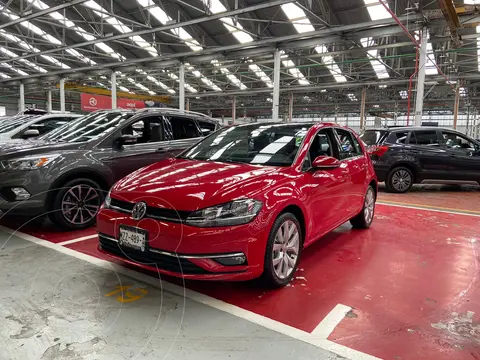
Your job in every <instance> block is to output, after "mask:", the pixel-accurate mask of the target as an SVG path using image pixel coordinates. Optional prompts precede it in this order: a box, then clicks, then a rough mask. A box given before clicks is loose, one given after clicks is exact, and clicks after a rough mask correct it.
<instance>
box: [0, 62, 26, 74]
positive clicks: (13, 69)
mask: <svg viewBox="0 0 480 360" xmlns="http://www.w3.org/2000/svg"><path fill="white" fill-rule="evenodd" d="M0 65H1V66H3V67H6V68H7V69H10V70H12V71H15V72H16V73H17V74H20V75H22V76H27V75H28V74H27V73H26V72H25V71H23V70H20V69H17V68H16V67H13V66H12V65H10V64H9V63H3V64H0Z"/></svg>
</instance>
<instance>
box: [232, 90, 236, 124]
mask: <svg viewBox="0 0 480 360" xmlns="http://www.w3.org/2000/svg"><path fill="white" fill-rule="evenodd" d="M236 118H237V97H236V96H234V97H233V101H232V124H235V119H236Z"/></svg>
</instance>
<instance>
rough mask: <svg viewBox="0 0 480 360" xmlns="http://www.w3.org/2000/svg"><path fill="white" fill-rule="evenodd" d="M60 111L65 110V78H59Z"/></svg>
mask: <svg viewBox="0 0 480 360" xmlns="http://www.w3.org/2000/svg"><path fill="white" fill-rule="evenodd" d="M60 111H61V112H65V79H60Z"/></svg>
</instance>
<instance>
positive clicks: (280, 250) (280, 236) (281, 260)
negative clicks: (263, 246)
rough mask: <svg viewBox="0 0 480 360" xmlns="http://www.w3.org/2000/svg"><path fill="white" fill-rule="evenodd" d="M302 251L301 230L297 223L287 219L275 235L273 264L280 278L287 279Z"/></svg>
mask: <svg viewBox="0 0 480 360" xmlns="http://www.w3.org/2000/svg"><path fill="white" fill-rule="evenodd" d="M299 251H300V232H299V230H298V227H297V225H296V224H295V223H294V222H293V221H291V220H287V221H285V222H284V223H283V224H282V225H281V226H280V228H279V229H278V231H277V234H276V235H275V242H274V243H273V256H272V264H273V269H274V271H275V274H276V275H277V277H278V278H279V279H282V280H283V279H286V278H287V277H289V276H290V275H291V273H292V272H293V270H294V269H295V266H296V264H297V260H298V253H299Z"/></svg>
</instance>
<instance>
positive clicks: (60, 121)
mask: <svg viewBox="0 0 480 360" xmlns="http://www.w3.org/2000/svg"><path fill="white" fill-rule="evenodd" d="M73 119H75V118H73V117H58V118H57V117H55V118H48V119H43V120H39V121H37V122H36V123H35V124H31V125H30V126H29V127H28V128H26V129H24V130H23V131H20V132H19V133H17V134H15V136H13V138H14V139H20V138H22V136H24V134H26V133H27V131H30V130H37V131H38V136H41V135H44V134H47V133H49V132H50V131H53V130H55V129H56V128H58V127H60V126H62V125H65V124H67V123H68V122H69V121H71V120H73Z"/></svg>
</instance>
